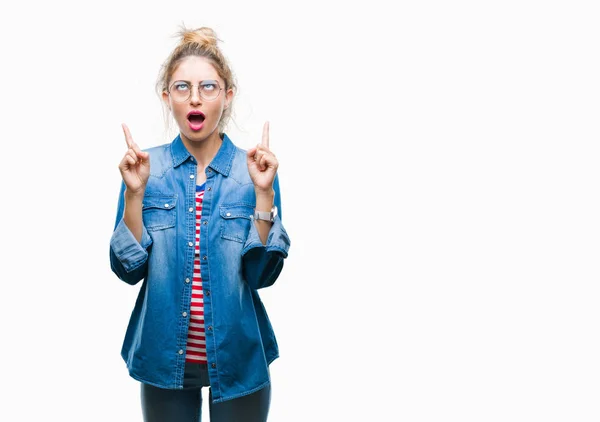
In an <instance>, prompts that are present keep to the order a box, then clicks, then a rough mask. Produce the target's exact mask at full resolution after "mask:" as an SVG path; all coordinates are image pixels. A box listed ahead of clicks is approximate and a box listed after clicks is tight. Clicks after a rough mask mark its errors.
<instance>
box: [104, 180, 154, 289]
mask: <svg viewBox="0 0 600 422" xmlns="http://www.w3.org/2000/svg"><path fill="white" fill-rule="evenodd" d="M124 194H125V183H124V182H121V191H120V193H119V204H118V207H117V218H116V221H115V228H114V231H113V234H112V237H111V238H110V267H111V269H112V271H113V272H114V273H115V274H116V275H117V277H119V278H120V279H121V280H123V281H124V282H126V283H128V284H131V285H134V284H137V283H138V282H139V281H140V280H142V279H143V278H144V277H145V276H146V274H147V271H148V254H149V253H150V249H151V246H152V238H151V237H150V235H149V234H148V231H147V230H146V226H142V227H143V228H142V239H141V242H138V241H137V239H136V238H135V236H134V235H133V233H131V231H130V230H129V228H128V227H127V225H126V224H125V221H123V211H124V207H125V200H124Z"/></svg>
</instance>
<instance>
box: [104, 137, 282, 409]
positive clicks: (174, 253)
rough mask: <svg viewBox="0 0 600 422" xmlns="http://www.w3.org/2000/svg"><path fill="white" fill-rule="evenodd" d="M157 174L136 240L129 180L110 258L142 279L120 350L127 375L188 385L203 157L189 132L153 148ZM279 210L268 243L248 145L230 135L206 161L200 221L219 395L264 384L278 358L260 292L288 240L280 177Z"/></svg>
mask: <svg viewBox="0 0 600 422" xmlns="http://www.w3.org/2000/svg"><path fill="white" fill-rule="evenodd" d="M145 151H148V152H149V153H150V177H149V179H148V183H147V185H146V191H145V196H144V199H143V205H142V219H143V223H144V227H143V233H142V238H141V241H140V242H138V241H137V240H136V239H135V237H134V236H133V234H132V233H131V231H130V230H129V229H128V227H127V226H126V225H125V223H124V221H123V208H124V191H125V184H124V183H122V184H121V191H120V194H119V202H118V208H117V218H116V222H115V229H114V232H113V234H112V237H111V240H110V264H111V268H112V270H113V272H114V273H115V274H116V275H117V276H118V277H119V278H120V279H121V280H123V281H125V282H126V283H129V284H132V285H133V284H136V283H138V282H139V281H140V280H142V279H143V280H144V281H143V283H142V286H141V288H140V292H139V295H138V298H137V301H136V303H135V307H134V309H133V312H132V314H131V319H130V321H129V326H128V328H127V332H126V334H125V339H124V342H123V348H122V351H121V355H122V357H123V359H124V360H125V362H126V363H127V368H128V370H129V374H130V375H131V376H132V377H133V378H135V379H137V380H139V381H141V382H144V383H147V384H151V385H154V386H157V387H162V388H169V389H177V388H183V375H184V368H185V349H186V342H187V332H188V323H189V315H190V300H191V292H192V283H191V280H192V274H193V271H194V252H195V239H196V202H195V192H196V173H197V163H196V160H195V159H194V157H193V156H192V155H191V154H190V153H189V152H188V151H187V149H186V148H185V145H184V144H183V142H182V141H181V138H180V137H179V136H177V137H176V138H175V139H174V140H173V142H171V143H169V144H165V145H161V146H158V147H153V148H149V149H146V150H145ZM273 188H274V190H275V205H276V206H277V208H278V215H277V216H276V217H275V222H274V223H273V225H272V227H271V229H270V232H269V235H268V240H267V244H266V246H265V245H263V244H262V242H261V241H260V237H259V235H258V231H257V229H256V227H255V224H254V221H253V217H252V215H253V213H254V206H255V204H256V197H255V193H254V185H253V184H252V181H251V179H250V175H249V173H248V167H247V163H246V152H245V151H244V150H242V149H240V148H238V147H236V146H235V145H234V144H233V143H232V142H231V140H230V139H229V138H228V137H227V135H225V134H223V142H222V145H221V147H220V149H219V151H218V153H217V155H216V156H215V158H214V159H213V161H212V162H211V163H210V165H209V166H208V167H207V169H206V185H205V193H204V201H203V206H202V216H201V218H202V222H201V226H200V227H201V229H200V265H201V266H200V271H201V274H202V286H203V290H204V318H205V320H204V321H205V329H206V352H207V360H208V371H209V377H210V385H211V391H212V396H213V401H214V402H215V403H218V402H222V401H225V400H230V399H234V398H237V397H240V396H244V395H247V394H250V393H253V392H254V391H257V390H259V389H261V388H263V387H265V386H266V385H268V384H269V382H270V377H269V371H268V365H269V364H270V363H271V362H272V361H273V360H275V359H276V358H277V357H279V349H278V346H277V341H276V339H275V334H274V332H273V328H272V327H271V323H270V321H269V318H268V316H267V313H266V311H265V308H264V306H263V304H262V302H261V300H260V297H259V295H258V292H257V290H258V289H260V288H263V287H267V286H270V285H272V284H273V283H274V282H275V280H276V279H277V277H278V276H279V274H280V272H281V269H282V267H283V260H284V258H286V257H287V254H288V249H289V247H290V240H289V237H288V235H287V233H286V231H285V229H284V228H283V226H282V224H281V196H280V193H279V180H278V177H277V176H276V177H275V180H274V183H273Z"/></svg>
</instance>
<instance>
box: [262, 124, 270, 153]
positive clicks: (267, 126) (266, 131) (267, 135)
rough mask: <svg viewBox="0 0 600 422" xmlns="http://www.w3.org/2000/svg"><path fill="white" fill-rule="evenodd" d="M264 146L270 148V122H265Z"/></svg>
mask: <svg viewBox="0 0 600 422" xmlns="http://www.w3.org/2000/svg"><path fill="white" fill-rule="evenodd" d="M261 143H262V145H263V146H265V147H267V148H269V122H265V125H264V126H263V134H262V142H261Z"/></svg>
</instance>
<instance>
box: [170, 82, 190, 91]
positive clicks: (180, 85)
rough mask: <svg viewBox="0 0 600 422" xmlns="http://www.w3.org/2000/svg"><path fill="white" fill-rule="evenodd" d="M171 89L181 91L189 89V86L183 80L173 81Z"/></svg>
mask: <svg viewBox="0 0 600 422" xmlns="http://www.w3.org/2000/svg"><path fill="white" fill-rule="evenodd" d="M173 89H174V90H175V91H179V92H183V91H188V90H189V89H190V86H189V85H188V84H186V83H185V82H175V83H174V84H173Z"/></svg>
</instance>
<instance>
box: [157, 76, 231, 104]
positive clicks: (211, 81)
mask: <svg viewBox="0 0 600 422" xmlns="http://www.w3.org/2000/svg"><path fill="white" fill-rule="evenodd" d="M177 82H184V83H186V84H187V85H188V86H189V87H190V93H189V95H188V97H187V98H186V99H185V100H182V101H177V100H175V99H174V98H173V97H171V88H173V85H175V84H176V83H177ZM204 82H209V83H210V84H213V85H216V86H218V87H219V92H218V93H217V96H216V97H215V98H211V99H206V98H204V97H203V96H202V92H201V91H200V87H201V86H202V84H203V83H204ZM194 88H197V91H198V95H199V96H200V98H202V99H203V100H204V101H214V100H216V99H217V98H219V95H221V91H223V88H221V84H219V81H217V80H215V79H206V80H202V81H200V82H198V85H194V84H193V83H191V82H190V81H185V80H183V79H178V80H176V81H173V83H172V84H171V85H170V86H169V88H168V89H167V94H169V97H171V99H172V100H173V101H175V102H176V103H179V104H181V103H185V102H186V101H188V100H189V99H190V98H192V91H193V89H194Z"/></svg>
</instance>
